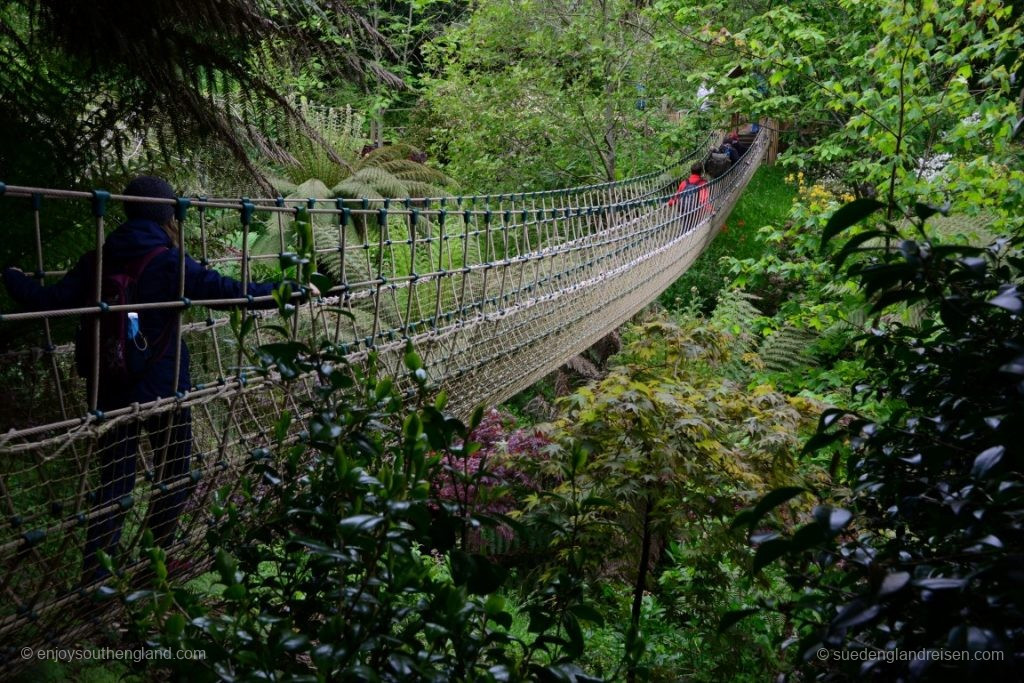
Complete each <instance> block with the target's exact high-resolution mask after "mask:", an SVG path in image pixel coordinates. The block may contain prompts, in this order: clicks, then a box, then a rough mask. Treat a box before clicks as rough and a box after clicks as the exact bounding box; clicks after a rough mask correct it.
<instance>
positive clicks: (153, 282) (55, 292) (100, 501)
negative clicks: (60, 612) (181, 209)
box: [3, 176, 276, 583]
mask: <svg viewBox="0 0 1024 683" xmlns="http://www.w3.org/2000/svg"><path fill="white" fill-rule="evenodd" d="M124 194H125V195H130V196H136V197H160V198H165V199H174V198H175V197H176V195H175V193H174V190H173V189H172V188H171V186H170V185H169V184H168V183H167V182H166V181H165V180H163V179H161V178H156V177H153V176H140V177H138V178H135V179H134V180H133V181H132V182H131V183H129V184H128V187H127V188H126V189H125V191H124ZM124 209H125V215H126V216H127V220H126V221H125V222H124V223H123V224H122V225H120V226H119V227H118V228H117V229H116V230H114V231H113V232H112V233H111V234H110V235H108V236H107V238H106V240H105V242H104V244H103V270H104V273H105V274H106V273H122V272H125V270H126V269H128V268H130V267H132V264H139V263H145V266H144V268H143V270H142V272H141V273H140V274H139V277H138V281H137V283H136V286H135V295H134V301H135V302H137V303H148V302H160V301H177V300H178V284H179V260H178V259H179V253H178V250H179V249H180V248H181V247H180V245H179V236H178V226H177V222H176V221H175V219H174V207H173V205H171V204H154V203H143V202H131V201H126V202H125V206H124ZM136 267H137V266H136ZM3 280H4V284H5V285H6V286H7V289H8V291H9V292H10V294H11V296H12V297H13V298H14V299H15V301H17V302H18V303H19V304H21V305H22V306H23V307H24V308H26V309H29V310H36V311H45V310H56V309H61V308H74V307H83V306H92V305H95V304H96V302H95V301H94V299H95V282H96V279H95V255H94V254H86V255H84V256H83V257H82V258H81V259H79V261H78V263H77V264H76V265H75V266H74V268H72V269H71V270H70V271H68V273H67V274H66V275H65V276H64V277H63V278H62V279H61V280H60V282H57V283H56V284H54V285H52V286H49V287H43V286H41V285H40V284H39V283H38V282H36V281H35V280H34V279H32V278H30V277H28V276H26V275H25V274H24V273H23V272H21V271H20V270H18V269H16V268H7V269H5V270H4V272H3ZM275 287H276V284H275V283H250V284H249V285H248V288H243V287H242V284H241V283H240V282H238V281H236V280H233V279H231V278H228V277H224V276H222V275H220V274H218V273H217V272H216V271H213V270H210V269H208V268H205V267H204V266H202V265H200V264H199V263H197V262H196V261H194V260H193V259H191V258H190V257H188V256H186V257H185V296H186V297H188V298H189V299H193V300H203V299H237V298H244V297H246V296H247V295H251V296H254V297H256V296H265V295H268V294H270V293H271V292H272V291H273V290H274V289H275ZM271 305H272V304H271ZM177 321H178V317H177V311H176V309H174V308H156V309H144V310H141V311H140V312H139V326H140V330H141V332H142V335H143V337H144V338H145V339H146V340H149V343H150V344H155V345H157V347H158V348H156V349H154V351H153V355H152V356H151V357H150V359H149V361H148V362H147V364H146V366H145V369H144V371H143V372H142V373H141V374H140V377H139V379H138V380H137V381H136V382H134V383H129V384H127V385H126V384H124V383H118V382H114V381H109V380H110V378H104V377H103V376H102V375H101V376H100V378H99V387H98V401H97V405H96V408H97V409H98V410H100V411H104V412H106V411H111V410H115V409H117V408H123V407H125V406H129V405H131V404H133V403H136V402H138V403H146V402H149V401H153V400H155V399H157V398H161V397H164V398H165V397H170V396H173V395H174V392H175V381H174V379H175V378H174V351H173V348H170V347H171V346H172V345H173V342H174V338H175V325H176V324H177ZM87 329H88V326H86V330H87ZM83 360H85V359H83ZM88 362H89V361H86V364H85V366H86V367H88ZM80 365H81V364H80ZM81 369H82V368H81V367H80V370H81ZM101 371H102V365H101ZM85 374H87V375H88V374H90V373H85ZM105 379H106V380H107V381H105ZM87 382H88V384H89V391H90V394H89V395H91V392H92V386H91V384H92V378H91V377H89V378H87ZM176 388H177V390H178V391H180V392H186V391H188V390H189V389H190V388H191V381H190V373H189V353H188V347H187V346H186V345H185V341H184V339H183V340H182V341H181V364H180V369H179V372H178V378H177V387H176ZM141 422H142V426H144V427H145V429H146V432H147V434H148V436H149V440H150V444H151V445H152V448H153V460H154V462H153V466H154V470H155V471H156V473H157V477H156V480H157V482H158V485H159V491H158V492H156V493H154V495H153V497H152V499H151V501H150V506H149V521H148V525H149V529H150V530H151V531H152V533H153V537H154V540H155V542H156V543H157V544H158V545H160V546H162V547H167V546H169V545H171V543H172V542H173V540H174V531H175V528H176V527H177V521H178V517H179V516H180V515H181V512H182V510H183V509H184V507H185V503H186V502H187V500H188V497H189V495H190V494H191V490H192V481H191V477H190V476H189V465H190V461H191V455H192V416H191V412H190V410H189V408H181V409H178V410H174V411H169V412H165V413H159V414H157V415H154V416H151V417H149V418H147V419H145V420H142V421H141ZM138 445H139V421H136V420H127V421H124V422H121V423H120V424H118V425H117V426H116V427H114V428H112V429H110V430H108V431H106V432H104V434H103V435H102V437H101V438H100V440H99V443H98V444H97V450H96V453H97V454H98V458H99V462H100V488H99V489H98V491H95V492H94V494H93V498H92V502H93V504H94V507H93V511H92V514H91V520H90V524H89V528H88V532H87V534H86V544H85V551H84V559H83V580H84V581H85V582H86V583H88V582H90V581H92V580H95V579H98V578H102V576H104V575H105V572H104V571H103V570H101V569H100V567H99V564H98V561H97V550H100V549H102V550H104V551H105V552H107V553H108V554H110V555H114V554H115V550H116V548H117V544H118V541H119V539H120V536H121V527H122V525H123V522H124V515H125V511H126V510H127V509H128V508H129V507H130V505H131V499H130V498H129V496H130V495H131V493H132V491H133V489H134V488H135V472H136V455H137V453H138Z"/></svg>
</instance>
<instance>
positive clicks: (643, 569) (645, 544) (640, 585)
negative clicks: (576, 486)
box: [626, 496, 654, 683]
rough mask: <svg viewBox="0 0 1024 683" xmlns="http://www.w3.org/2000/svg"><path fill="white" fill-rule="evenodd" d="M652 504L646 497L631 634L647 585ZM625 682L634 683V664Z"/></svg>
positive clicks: (636, 625) (637, 625)
mask: <svg viewBox="0 0 1024 683" xmlns="http://www.w3.org/2000/svg"><path fill="white" fill-rule="evenodd" d="M653 507H654V502H653V501H652V500H651V497H650V496H648V497H647V500H645V501H644V526H643V532H642V536H641V540H640V564H639V565H638V566H637V569H636V585H635V586H634V587H633V609H632V611H631V612H630V615H629V623H630V626H631V627H632V629H633V632H634V633H636V634H638V635H639V633H640V608H641V607H642V606H643V599H644V587H645V586H646V585H647V566H648V564H649V563H650V558H649V557H648V556H649V555H650V554H651V510H652V508H653ZM626 681H628V683H635V681H636V662H630V663H629V670H628V671H627V672H626Z"/></svg>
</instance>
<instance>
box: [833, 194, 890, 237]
mask: <svg viewBox="0 0 1024 683" xmlns="http://www.w3.org/2000/svg"><path fill="white" fill-rule="evenodd" d="M884 207H885V204H882V203H881V202H879V201H877V200H875V199H869V198H862V199H855V200H853V201H852V202H850V203H849V204H846V205H845V206H842V207H840V208H839V209H838V210H837V211H836V212H835V213H833V214H832V216H831V217H830V218H829V219H828V223H826V224H825V230H824V232H822V234H821V248H822V250H824V249H825V247H826V246H827V245H828V242H829V241H830V240H831V239H832V238H833V237H835V236H836V235H838V234H839V233H841V232H842V231H843V230H846V229H847V228H850V227H852V226H854V225H856V224H857V223H859V222H860V221H862V220H864V219H865V218H867V217H868V216H870V215H871V214H873V213H874V212H876V211H878V210H879V209H881V208H884Z"/></svg>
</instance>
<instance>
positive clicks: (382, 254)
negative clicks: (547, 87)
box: [0, 127, 770, 670]
mask: <svg viewBox="0 0 1024 683" xmlns="http://www.w3.org/2000/svg"><path fill="white" fill-rule="evenodd" d="M769 137H770V133H769V132H768V129H767V128H766V127H761V130H760V132H759V133H758V134H757V136H756V137H755V138H754V139H753V141H752V144H751V147H750V149H749V150H748V151H747V153H746V154H745V155H744V156H743V157H742V158H741V159H740V160H739V161H738V162H736V163H735V164H734V165H733V166H732V168H731V169H730V170H729V171H728V172H726V173H725V174H724V175H722V176H720V177H719V178H716V179H714V180H712V181H709V183H708V184H707V186H706V187H707V194H706V195H701V197H700V200H699V201H697V195H696V194H693V201H687V202H680V203H678V204H676V205H675V206H668V205H667V200H668V199H669V198H670V197H671V196H672V194H673V192H674V190H675V186H676V183H677V182H678V180H679V175H680V174H681V173H680V171H679V170H678V169H679V168H685V165H684V163H683V162H681V163H680V164H678V165H676V166H675V167H674V168H673V169H672V170H670V171H669V172H666V171H660V172H657V173H652V174H647V175H644V176H638V177H636V178H632V179H629V180H626V181H620V182H616V183H605V184H601V185H594V186H588V187H582V188H571V189H566V190H557V191H549V192H538V193H525V194H503V195H487V196H477V197H466V198H437V199H408V200H398V201H396V200H386V199H376V200H370V199H365V200H356V201H352V200H343V199H338V200H317V199H306V198H275V199H265V200H258V199H253V200H249V199H243V200H236V199H210V198H202V199H200V198H193V199H189V200H178V201H177V202H174V201H173V200H159V199H153V200H149V201H151V202H153V203H168V202H169V203H172V204H174V207H175V210H176V212H177V216H178V218H179V223H178V225H179V229H180V232H181V238H182V243H183V244H185V245H186V247H187V252H188V253H189V254H192V255H195V257H196V259H197V260H201V262H202V263H203V264H205V265H207V266H209V267H212V268H215V269H217V270H218V271H219V272H221V273H223V274H225V275H229V276H232V277H234V278H236V279H238V280H240V281H242V282H243V283H248V282H257V281H262V280H273V279H275V278H279V277H280V276H281V271H280V264H282V263H284V262H287V261H288V256H289V255H290V254H292V253H293V252H295V251H296V244H297V242H298V241H300V240H301V239H303V235H312V238H313V247H312V252H313V255H314V259H315V262H316V263H315V265H316V268H317V270H319V271H320V272H322V273H325V274H326V275H327V276H328V277H329V278H330V280H331V281H332V282H333V283H334V285H333V286H332V287H331V288H330V289H329V290H327V291H323V292H322V293H321V297H320V298H319V299H316V300H310V301H307V302H304V303H301V304H300V303H296V306H297V310H298V313H297V315H295V316H293V317H292V318H291V319H290V320H289V324H291V325H293V332H295V333H297V335H298V336H300V337H303V338H310V339H313V338H318V339H327V340H330V341H332V342H334V343H336V344H339V345H341V347H342V348H343V349H344V350H345V352H346V353H347V355H348V357H349V358H350V359H351V360H352V361H353V362H359V361H361V360H363V359H365V358H366V356H367V355H368V354H369V353H370V351H371V350H372V351H375V352H376V353H377V354H378V355H379V357H380V359H381V366H382V368H383V369H384V371H385V372H393V373H394V374H396V375H401V374H403V373H404V370H403V367H402V357H403V352H404V348H405V344H406V340H410V339H411V340H412V341H413V343H414V344H415V345H416V347H417V350H418V352H419V354H420V355H421V357H422V358H423V360H424V362H425V364H426V366H427V368H428V371H429V373H430V376H431V379H432V381H433V382H434V383H435V384H436V385H437V386H438V387H442V388H444V389H446V390H447V392H448V395H449V397H450V402H449V406H450V407H451V408H452V409H453V410H454V411H455V412H456V413H460V414H464V413H467V412H468V411H469V410H471V409H472V407H473V406H475V405H478V404H481V403H494V402H498V401H501V400H503V399H505V398H508V397H510V396H512V395H513V394H515V393H517V392H518V391H520V390H522V389H524V388H526V387H528V386H529V385H530V384H532V383H533V382H535V381H536V380H537V379H539V378H541V377H543V376H544V375H545V374H547V373H548V372H551V371H552V370H554V369H556V368H557V367H558V366H559V365H560V364H562V363H563V362H565V361H566V360H568V359H569V358H570V357H572V356H573V355H575V354H577V353H579V352H581V351H582V350H584V349H585V348H587V347H588V346H590V345H591V344H593V343H594V342H595V341H597V340H598V339H599V338H601V337H602V336H604V335H605V334H607V333H608V332H610V331H612V330H613V329H615V328H616V327H618V326H619V325H621V324H622V323H623V322H625V321H626V320H628V319H629V318H630V317H631V316H632V315H634V314H635V313H636V312H637V311H639V310H640V309H641V308H642V307H643V306H645V305H646V304H647V303H649V302H650V301H651V300H653V299H654V298H655V297H656V296H657V295H658V294H659V293H660V292H661V291H663V290H664V289H665V288H666V287H668V285H669V284H671V283H672V282H673V281H674V280H675V279H677V278H678V277H679V275H680V274H682V272H683V271H685V270H686V268H687V267H688V266H689V264H690V263H692V261H693V260H694V259H695V258H696V257H697V256H698V255H699V254H700V253H701V252H702V251H703V249H704V248H705V247H706V245H707V244H708V243H709V242H710V241H711V239H713V237H714V235H715V234H716V232H717V230H718V229H719V228H720V226H721V225H722V223H723V222H724V220H725V218H726V217H727V215H728V213H729V210H730V209H731V207H732V206H733V204H734V203H735V201H736V200H737V198H738V197H739V195H740V194H741V193H742V191H743V189H744V187H745V186H746V184H747V182H748V181H749V179H750V177H751V175H752V174H753V172H754V171H755V170H756V167H757V166H758V164H759V163H760V161H761V159H762V157H763V155H764V151H765V149H766V146H767V144H768V142H769ZM716 143H717V138H715V137H709V138H708V140H707V141H706V142H705V143H704V144H702V145H701V146H700V147H699V148H698V149H696V150H694V152H693V153H692V154H691V155H690V156H689V157H688V158H702V157H703V156H705V155H706V154H707V152H708V150H709V149H710V148H711V147H712V146H713V145H714V144H716ZM683 161H684V162H685V161H686V159H684V160H683ZM0 189H2V190H3V194H2V197H0V212H3V214H0V219H2V220H3V224H4V225H5V228H6V229H7V230H9V231H15V230H30V231H32V233H33V234H34V235H35V236H36V240H35V243H36V248H35V254H34V255H33V259H32V262H31V263H25V264H21V265H22V267H23V268H24V269H25V270H26V271H27V272H34V275H35V276H36V277H37V278H39V281H40V282H46V283H52V282H54V281H55V279H57V278H59V277H61V276H63V275H64V274H65V272H66V270H67V269H68V268H69V267H70V266H71V265H72V264H68V263H51V262H49V261H48V260H47V250H46V249H45V247H46V246H47V245H45V244H44V241H43V239H42V237H41V235H42V234H43V231H42V230H41V226H42V225H44V224H45V221H46V220H47V207H49V206H52V205H54V204H56V203H58V202H59V203H60V205H61V208H62V209H66V208H69V207H70V208H71V209H78V210H79V215H78V218H77V219H73V220H75V221H76V222H77V223H79V225H78V229H79V230H82V229H91V230H94V231H95V235H96V244H97V246H99V245H101V244H102V243H103V240H104V238H105V235H106V233H107V229H106V228H107V226H108V224H113V223H115V221H116V219H117V216H116V211H117V210H118V207H119V202H120V201H123V200H124V199H125V197H121V196H118V195H107V194H106V193H102V192H94V193H83V192H70V191H59V190H48V189H44V188H31V187H19V186H13V185H11V186H0ZM132 199H133V200H135V201H138V200H137V198H132ZM108 204H109V206H108ZM12 206H13V207H14V208H15V209H16V210H12V211H10V218H11V220H6V219H7V218H8V216H7V215H5V214H7V213H8V212H7V211H4V210H5V209H10V208H11V207H12ZM68 213H69V212H68V211H62V212H61V215H62V216H66V215H67V214H68ZM70 213H72V214H73V213H74V211H73V210H72V211H71V212H70ZM83 225H85V226H87V227H83ZM231 233H233V235H234V238H235V239H236V243H235V246H234V247H232V248H230V249H228V250H227V252H226V253H227V255H221V254H223V253H225V252H224V251H223V250H221V251H218V250H216V249H214V242H215V241H216V240H217V239H220V238H221V237H222V236H224V235H225V234H231ZM218 236H221V237H218ZM185 251H186V249H182V250H179V251H178V252H177V253H178V255H179V256H178V258H179V263H180V269H179V271H178V273H179V277H178V281H177V283H176V293H175V294H174V296H168V297H167V298H166V300H164V301H158V302H149V303H142V304H128V305H125V306H122V307H118V306H109V305H106V304H104V305H102V306H101V305H99V304H98V303H95V302H99V301H100V296H99V294H100V291H101V283H100V281H99V278H98V277H97V281H96V282H95V283H93V284H94V285H95V291H90V292H87V293H86V292H83V293H82V296H81V300H82V301H83V302H85V301H88V302H90V303H89V304H82V305H75V306H68V307H64V308H59V309H53V310H43V311H40V310H25V311H19V312H12V313H8V312H4V313H3V315H2V317H0V339H2V340H4V342H5V344H7V345H8V346H9V347H12V350H10V351H7V352H5V353H4V354H2V355H0V358H2V361H3V362H2V363H0V382H2V383H3V385H4V387H5V389H7V390H8V393H7V396H6V397H5V398H4V399H3V401H4V405H3V406H2V408H3V410H2V412H0V568H2V574H0V595H2V596H3V599H2V601H0V650H2V651H0V658H2V659H0V670H3V669H7V668H11V667H13V666H16V665H17V664H18V663H19V661H20V657H18V654H17V653H18V651H20V648H22V647H27V646H33V647H34V646H37V645H41V646H44V645H48V646H53V645H56V644H58V643H66V642H69V641H70V640H71V639H73V638H74V637H75V635H76V634H77V633H80V632H83V631H86V630H88V629H89V628H91V627H93V625H94V624H95V619H96V618H98V617H100V616H107V615H109V609H108V607H107V606H106V605H105V604H104V603H101V602H97V601H95V600H94V599H92V597H91V592H92V591H93V590H94V589H95V588H96V587H97V586H98V585H100V584H101V583H102V578H94V574H93V573H91V572H90V571H88V567H85V568H84V567H83V564H85V565H88V557H86V556H89V554H90V551H89V550H84V549H86V548H89V547H92V548H94V549H95V548H97V547H98V548H101V549H104V548H107V547H115V546H116V547H117V548H118V550H117V553H118V564H119V566H121V567H125V568H127V569H128V571H132V568H133V565H132V561H133V560H136V559H137V557H138V546H139V543H140V541H141V539H142V536H143V533H144V532H145V531H146V530H147V529H149V530H150V531H151V532H152V533H153V534H154V536H157V537H158V542H162V544H163V545H164V546H165V547H167V548H168V552H169V554H171V555H173V556H174V557H176V558H182V559H184V558H189V557H193V556H194V557H199V553H198V552H197V551H198V549H199V547H200V541H201V539H202V537H203V536H204V534H205V531H206V524H207V519H206V517H205V516H204V514H203V512H202V511H203V510H204V509H206V508H207V506H208V504H209V502H210V499H211V496H212V495H213V493H214V492H215V491H217V490H219V489H221V488H222V487H224V486H230V485H231V484H233V483H234V482H235V480H236V479H237V476H236V473H237V472H238V471H239V469H240V468H241V466H242V464H243V462H244V461H245V459H246V458H247V457H248V455H249V453H250V452H251V451H252V450H253V449H255V448H262V447H267V446H270V445H271V441H272V439H273V436H272V434H273V425H274V423H275V422H276V421H277V419H278V418H279V416H280V414H281V412H282V411H283V410H286V409H287V410H289V411H290V412H291V413H292V414H293V415H296V416H297V417H298V419H296V420H295V421H294V423H293V425H292V429H293V430H294V431H295V432H296V433H298V432H299V431H300V430H302V429H305V427H306V425H305V424H304V423H303V420H302V415H303V412H304V408H303V406H304V399H311V398H312V394H313V392H312V389H313V387H312V384H311V383H312V382H313V381H314V380H313V379H312V378H305V379H304V380H303V381H301V382H299V383H293V384H292V385H290V386H289V387H288V389H287V390H286V389H285V388H284V385H282V384H280V383H278V382H276V381H274V376H273V373H272V374H271V376H270V377H261V376H246V373H245V369H244V365H245V363H244V356H243V353H242V349H240V348H239V345H238V342H237V340H236V338H235V335H234V334H233V332H232V330H231V326H230V325H229V324H228V323H229V313H228V311H227V310H226V309H227V308H230V307H237V308H240V309H241V310H242V311H243V316H245V317H248V318H251V319H252V320H253V322H254V326H253V332H252V334H251V340H252V341H253V342H254V343H256V344H263V343H268V342H273V341H278V340H279V339H280V336H279V330H278V329H276V328H278V327H279V326H280V324H281V320H280V318H279V317H278V316H277V315H276V311H275V312H271V311H261V310H255V309H256V307H259V306H261V305H272V300H271V297H245V298H234V299H223V298H221V299H208V298H206V299H204V298H194V297H190V296H189V295H190V292H189V291H188V283H187V282H186V278H185V275H184V272H185V259H186V258H187V257H186V256H185ZM215 251H216V252H217V254H218V255H215ZM96 253H97V256H96V259H97V263H96V267H95V270H94V272H96V273H101V272H102V268H103V264H102V261H101V259H102V253H103V251H102V249H99V248H97V250H96ZM108 265H109V264H108ZM119 309H125V310H126V309H131V310H133V311H138V312H142V313H143V314H144V312H145V311H147V310H154V309H162V310H169V311H174V312H176V314H177V315H178V316H179V320H180V324H179V325H177V326H176V329H175V335H180V339H181V341H182V342H183V343H184V345H186V346H187V347H188V349H189V350H190V352H191V373H190V374H191V378H192V387H191V389H190V390H188V391H175V392H171V394H170V395H168V396H166V397H163V398H160V399H158V400H155V401H151V402H148V403H144V404H138V403H136V404H131V405H123V406H117V407H114V408H112V409H111V408H110V407H109V406H106V410H104V411H102V412H101V411H100V410H99V407H102V406H101V405H100V403H98V395H99V394H100V391H101V389H102V386H101V385H102V383H103V382H104V378H103V377H102V376H101V375H102V373H101V372H100V364H99V360H98V358H96V359H93V361H92V364H91V367H90V368H89V369H88V371H85V372H83V373H82V374H84V375H86V377H82V376H79V373H78V372H76V370H75V362H74V358H73V357H74V343H73V342H72V337H73V334H74V331H75V328H76V327H77V326H78V325H79V323H80V322H81V324H82V326H83V330H84V331H85V332H86V333H87V334H90V333H91V334H92V335H93V336H94V339H98V334H99V323H98V319H99V318H98V316H97V315H96V314H97V312H98V311H100V310H103V311H105V312H109V311H117V310H119ZM97 346H98V344H97ZM170 348H171V349H173V350H174V351H173V354H174V361H175V365H176V366H178V365H180V364H181V363H182V362H184V361H183V352H182V350H181V349H182V345H181V344H174V343H172V344H171V346H170ZM97 355H98V354H97ZM175 376H177V375H175ZM176 388H177V387H176ZM202 569H204V567H203V566H201V565H200V564H194V565H193V566H192V567H191V569H190V570H189V571H191V572H192V573H195V572H198V571H201V570H202ZM104 613H107V614H104ZM15 648H17V649H15Z"/></svg>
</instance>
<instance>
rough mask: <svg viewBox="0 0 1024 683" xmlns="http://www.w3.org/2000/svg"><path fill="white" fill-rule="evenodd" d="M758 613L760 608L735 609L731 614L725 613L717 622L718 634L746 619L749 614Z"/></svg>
mask: <svg viewBox="0 0 1024 683" xmlns="http://www.w3.org/2000/svg"><path fill="white" fill-rule="evenodd" d="M760 611H761V608H759V607H747V608H745V609H737V610H733V611H731V612H726V613H725V614H724V615H722V620H721V621H720V622H718V632H719V633H721V632H722V631H725V630H727V629H729V628H730V627H731V626H732V625H733V624H736V623H737V622H740V621H742V620H744V619H746V618H747V617H749V616H750V615H751V614H757V613H758V612H760Z"/></svg>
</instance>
